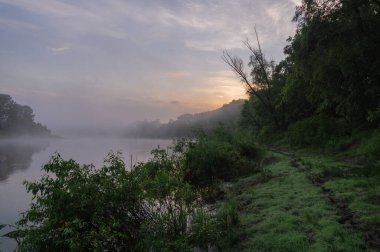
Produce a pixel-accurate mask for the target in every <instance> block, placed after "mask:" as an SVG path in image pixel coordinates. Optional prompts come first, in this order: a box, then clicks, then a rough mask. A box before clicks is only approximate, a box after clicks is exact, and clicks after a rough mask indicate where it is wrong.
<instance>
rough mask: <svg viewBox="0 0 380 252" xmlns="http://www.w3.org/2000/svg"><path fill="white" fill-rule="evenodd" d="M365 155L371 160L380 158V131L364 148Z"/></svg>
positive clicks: (375, 133)
mask: <svg viewBox="0 0 380 252" xmlns="http://www.w3.org/2000/svg"><path fill="white" fill-rule="evenodd" d="M363 152H364V154H366V155H368V156H369V157H370V158H374V159H379V157H380V130H377V131H375V132H374V133H373V134H372V136H371V138H370V139H369V141H368V142H367V144H366V145H365V146H364V147H363Z"/></svg>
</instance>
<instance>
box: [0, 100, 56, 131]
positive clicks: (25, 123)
mask: <svg viewBox="0 0 380 252" xmlns="http://www.w3.org/2000/svg"><path fill="white" fill-rule="evenodd" d="M50 134H51V133H50V130H49V129H47V127H46V126H44V125H41V124H40V123H36V122H35V121H34V114H33V109H32V108H31V107H29V106H27V105H20V104H17V103H16V102H15V101H13V99H12V97H11V96H10V95H7V94H0V137H12V136H19V135H34V136H49V135H50Z"/></svg>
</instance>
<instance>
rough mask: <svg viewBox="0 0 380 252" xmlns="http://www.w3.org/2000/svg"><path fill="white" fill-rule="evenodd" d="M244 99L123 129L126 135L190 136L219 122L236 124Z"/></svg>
mask: <svg viewBox="0 0 380 252" xmlns="http://www.w3.org/2000/svg"><path fill="white" fill-rule="evenodd" d="M243 105H244V100H234V101H232V102H230V103H229V104H225V105H223V107H221V108H219V109H216V110H213V111H208V112H203V113H198V114H184V115H181V116H179V117H178V118H177V120H171V121H169V122H168V123H161V122H160V121H159V120H155V121H143V122H137V123H134V124H132V125H129V127H127V129H126V131H125V134H124V135H125V136H127V137H148V138H177V137H185V136H192V135H193V134H194V133H195V132H196V131H197V130H203V131H205V132H209V131H210V130H212V129H215V128H216V127H217V126H219V124H237V123H238V122H239V120H240V111H241V109H242V107H243Z"/></svg>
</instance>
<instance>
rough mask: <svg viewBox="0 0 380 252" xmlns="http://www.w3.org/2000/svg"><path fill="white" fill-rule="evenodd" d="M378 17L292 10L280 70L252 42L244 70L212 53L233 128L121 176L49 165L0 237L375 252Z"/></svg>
mask: <svg viewBox="0 0 380 252" xmlns="http://www.w3.org/2000/svg"><path fill="white" fill-rule="evenodd" d="M379 11H380V2H379V1H377V0H324V1H320V0H304V1H303V2H302V4H301V5H300V6H298V7H297V9H296V13H295V15H294V19H293V21H294V22H296V24H297V30H296V33H295V34H294V35H293V36H292V37H289V39H288V45H287V46H286V47H285V48H284V53H285V55H286V57H285V59H284V60H282V61H280V62H278V63H275V62H273V61H271V60H269V59H268V58H266V57H265V53H264V48H262V47H261V44H260V39H259V36H258V35H259V34H256V37H257V42H256V43H251V42H250V41H246V42H245V45H246V46H247V48H248V49H249V51H250V53H251V55H248V56H249V61H248V63H247V65H245V64H244V62H243V60H242V59H241V58H239V57H237V56H234V55H231V54H230V52H228V51H225V52H224V53H223V55H222V58H223V60H224V61H225V62H226V64H227V66H229V67H231V68H232V70H233V71H234V72H235V73H236V75H237V77H238V78H240V79H241V81H242V83H243V84H244V86H245V87H246V90H247V93H248V94H249V100H247V101H246V102H245V104H244V106H243V108H242V111H241V119H240V123H239V125H237V126H233V127H232V126H228V125H225V126H223V125H222V126H220V127H217V128H216V129H214V130H212V131H211V130H210V131H208V132H198V134H197V135H195V136H193V137H191V138H184V139H179V140H177V141H176V142H175V143H174V144H173V146H172V147H171V148H170V149H168V150H162V149H156V150H153V151H152V157H151V159H150V160H149V161H148V162H146V163H140V164H137V165H135V166H133V167H129V168H128V167H127V166H126V164H125V163H124V161H123V159H122V158H121V156H120V154H117V153H110V155H109V157H108V159H107V160H106V161H105V165H104V166H103V167H102V168H100V169H95V167H93V166H91V165H88V166H86V165H84V166H81V165H79V164H78V163H77V162H76V161H74V160H64V159H62V158H61V157H60V155H59V154H55V155H54V156H53V157H52V158H51V160H50V161H49V162H48V163H47V164H46V165H45V166H44V167H43V169H44V170H45V171H46V176H44V177H43V178H42V179H41V180H40V181H33V182H30V181H29V182H25V184H26V188H27V190H28V191H29V192H31V193H32V194H33V198H34V201H33V203H32V204H31V207H30V209H29V210H28V211H26V212H24V213H23V214H22V215H21V217H20V220H19V221H18V223H17V228H16V230H15V231H13V232H11V233H9V234H8V236H9V237H13V238H15V239H16V240H17V241H18V244H19V249H20V250H21V251H48V250H61V251H62V250H64V251H66V250H73V251H86V250H96V251H104V250H112V251H121V250H124V251H125V250H126V251H194V250H199V251H379V250H380V215H379V213H380V204H379V203H380V201H379V200H380V185H379V183H378V182H379V181H380V160H379V155H380V129H379V123H380V57H379V55H380V29H379V27H380V13H379ZM247 69H248V70H247ZM127 168H128V169H127ZM49 174H53V175H52V176H51V175H49Z"/></svg>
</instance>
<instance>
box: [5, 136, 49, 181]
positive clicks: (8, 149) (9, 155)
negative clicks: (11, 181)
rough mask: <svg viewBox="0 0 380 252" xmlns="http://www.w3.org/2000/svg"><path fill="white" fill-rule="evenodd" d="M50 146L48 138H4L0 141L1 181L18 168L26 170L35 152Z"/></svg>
mask: <svg viewBox="0 0 380 252" xmlns="http://www.w3.org/2000/svg"><path fill="white" fill-rule="evenodd" d="M48 146H49V142H48V141H47V140H32V139H31V140H29V141H25V140H23V141H22V142H21V140H3V141H1V142H0V182H1V181H3V180H5V179H7V178H8V176H9V175H10V174H12V173H13V172H15V171H17V170H26V169H28V168H29V166H30V164H31V162H32V156H33V154H34V153H38V152H40V151H42V150H44V149H46V148H47V147H48Z"/></svg>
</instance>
